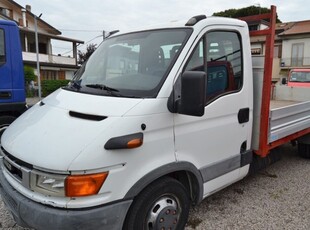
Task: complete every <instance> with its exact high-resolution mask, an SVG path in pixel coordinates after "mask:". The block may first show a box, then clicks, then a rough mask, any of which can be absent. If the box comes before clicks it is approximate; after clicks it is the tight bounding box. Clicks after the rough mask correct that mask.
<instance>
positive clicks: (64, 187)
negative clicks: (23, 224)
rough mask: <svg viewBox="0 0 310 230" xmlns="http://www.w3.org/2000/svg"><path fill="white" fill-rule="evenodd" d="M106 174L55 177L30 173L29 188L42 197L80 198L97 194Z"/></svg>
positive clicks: (55, 175) (38, 172)
mask: <svg viewBox="0 0 310 230" xmlns="http://www.w3.org/2000/svg"><path fill="white" fill-rule="evenodd" d="M108 174H109V173H108V172H103V173H97V174H86V175H57V174H48V173H42V172H40V171H37V170H33V171H32V172H31V183H30V188H31V189H32V190H33V191H36V192H39V193H41V194H44V195H50V196H58V197H65V196H66V197H81V196H91V195H95V194H98V192H99V190H100V188H101V186H102V185H103V183H104V181H105V180H106V178H107V176H108Z"/></svg>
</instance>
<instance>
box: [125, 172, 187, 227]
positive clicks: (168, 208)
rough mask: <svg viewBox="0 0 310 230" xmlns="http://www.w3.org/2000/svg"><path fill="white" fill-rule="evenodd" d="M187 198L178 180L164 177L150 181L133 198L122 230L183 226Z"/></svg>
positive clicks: (185, 190) (185, 220)
mask: <svg viewBox="0 0 310 230" xmlns="http://www.w3.org/2000/svg"><path fill="white" fill-rule="evenodd" d="M189 208H190V198H189V194H188V191H187V189H186V188H185V187H184V186H183V184H181V183H180V182H179V181H177V180H175V179H173V178H170V177H165V178H162V179H160V180H158V181H155V182H153V183H152V184H151V185H149V186H148V187H147V188H146V189H145V190H143V191H142V192H141V193H140V194H139V195H138V196H137V197H136V198H135V200H134V202H133V204H132V206H131V208H130V209H129V212H128V214H127V217H126V220H125V222H124V227H123V229H124V230H157V229H159V230H160V229H171V230H181V229H184V227H185V224H186V222H187V218H188V215H189Z"/></svg>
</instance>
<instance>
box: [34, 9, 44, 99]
mask: <svg viewBox="0 0 310 230" xmlns="http://www.w3.org/2000/svg"><path fill="white" fill-rule="evenodd" d="M41 16H42V14H40V15H39V17H38V18H40V17H41ZM34 29H35V40H36V55H37V74H38V91H39V92H38V94H39V95H38V96H39V99H40V100H41V75H40V62H39V39H38V23H37V16H36V15H34Z"/></svg>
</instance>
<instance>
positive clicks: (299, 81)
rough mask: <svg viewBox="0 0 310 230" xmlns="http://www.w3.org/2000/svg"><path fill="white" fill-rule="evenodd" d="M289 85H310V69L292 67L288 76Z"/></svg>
mask: <svg viewBox="0 0 310 230" xmlns="http://www.w3.org/2000/svg"><path fill="white" fill-rule="evenodd" d="M287 85H288V86H291V87H310V69H292V70H291V71H290V73H289V77H288V82H287Z"/></svg>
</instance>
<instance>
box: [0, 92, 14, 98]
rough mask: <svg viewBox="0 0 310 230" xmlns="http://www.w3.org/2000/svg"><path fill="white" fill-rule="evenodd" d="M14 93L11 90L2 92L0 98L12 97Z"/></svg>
mask: <svg viewBox="0 0 310 230" xmlns="http://www.w3.org/2000/svg"><path fill="white" fill-rule="evenodd" d="M11 98H12V93H11V92H0V99H11Z"/></svg>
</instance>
